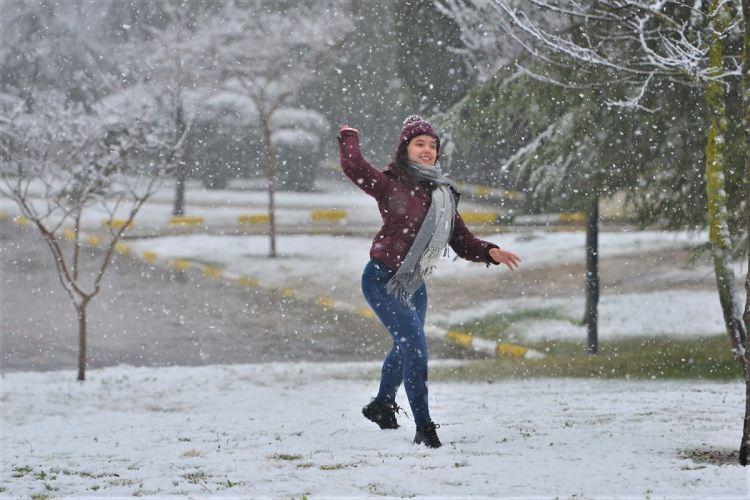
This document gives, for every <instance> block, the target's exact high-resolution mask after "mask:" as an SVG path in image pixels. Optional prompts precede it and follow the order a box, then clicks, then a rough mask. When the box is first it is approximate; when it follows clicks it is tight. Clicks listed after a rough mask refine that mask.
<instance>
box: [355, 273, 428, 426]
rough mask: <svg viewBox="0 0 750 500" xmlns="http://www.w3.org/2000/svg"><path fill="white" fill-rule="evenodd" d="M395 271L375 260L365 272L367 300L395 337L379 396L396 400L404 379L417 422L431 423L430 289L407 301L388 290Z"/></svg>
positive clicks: (386, 400)
mask: <svg viewBox="0 0 750 500" xmlns="http://www.w3.org/2000/svg"><path fill="white" fill-rule="evenodd" d="M394 274H395V271H393V270H391V269H390V268H388V267H387V266H386V265H385V264H384V263H383V262H382V261H380V260H378V259H371V260H370V262H368V263H367V265H366V266H365V269H364V272H363V273H362V293H364V296H365V299H366V300H367V303H368V304H370V307H371V308H372V310H373V311H375V314H376V315H377V316H378V318H379V319H380V321H381V322H382V323H383V325H384V326H385V327H386V329H387V330H388V333H390V335H391V337H392V338H393V347H392V348H391V351H390V352H389V353H388V356H386V358H385V361H384V362H383V369H382V372H381V377H380V390H379V391H378V395H377V397H376V398H375V399H377V400H379V401H380V402H383V403H392V402H395V400H396V392H397V391H398V388H399V386H400V385H401V382H402V381H403V382H404V389H406V396H407V398H409V406H410V407H411V411H412V414H413V415H414V421H415V423H416V424H417V425H419V424H422V423H425V422H430V410H429V406H428V404H427V360H428V354H427V338H426V337H425V334H424V320H425V314H426V313H427V288H426V287H425V286H424V285H422V287H421V288H420V289H419V290H417V291H416V292H414V295H412V304H413V305H412V306H407V305H405V304H403V303H402V302H401V301H400V300H399V299H398V298H396V297H393V296H391V295H390V294H389V293H388V292H387V291H386V283H388V280H389V279H391V276H393V275H394Z"/></svg>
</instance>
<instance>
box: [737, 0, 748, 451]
mask: <svg viewBox="0 0 750 500" xmlns="http://www.w3.org/2000/svg"><path fill="white" fill-rule="evenodd" d="M742 18H743V21H744V22H743V29H744V33H743V43H742V108H743V109H742V111H743V112H742V128H743V130H744V132H745V221H746V228H745V231H746V232H747V234H748V235H750V147H748V145H749V144H750V0H742ZM747 242H748V249H747V250H748V251H747V258H748V268H747V275H746V276H745V291H746V292H747V297H746V299H745V312H744V314H743V316H742V319H743V322H744V324H745V332H746V333H747V332H749V331H750V237H748V239H747ZM748 352H750V337H748V336H747V335H745V420H744V425H743V426H742V441H741V443H740V456H739V459H740V464H742V465H747V464H748V458H750V457H748V454H749V453H750V369H748V366H747V361H748V360H747V353H748Z"/></svg>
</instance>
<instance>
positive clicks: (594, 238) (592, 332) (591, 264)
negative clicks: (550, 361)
mask: <svg viewBox="0 0 750 500" xmlns="http://www.w3.org/2000/svg"><path fill="white" fill-rule="evenodd" d="M598 308H599V196H598V195H597V196H594V199H593V200H591V205H590V206H589V213H588V218H587V221H586V312H585V313H584V319H583V322H584V324H585V325H586V330H587V341H586V350H587V351H588V352H589V353H591V354H596V352H597V351H598V350H599V339H598V336H599V334H598V326H599V313H598Z"/></svg>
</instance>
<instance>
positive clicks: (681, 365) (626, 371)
mask: <svg viewBox="0 0 750 500" xmlns="http://www.w3.org/2000/svg"><path fill="white" fill-rule="evenodd" d="M583 340H584V339H582V341H581V342H570V341H545V342H537V343H532V344H527V347H530V348H532V349H536V350H538V351H541V352H544V353H547V356H546V357H545V358H543V359H536V360H533V359H518V358H493V359H486V360H480V361H475V362H470V363H467V364H465V365H461V366H456V367H438V368H433V369H432V370H431V372H430V380H442V381H451V380H461V381H464V380H467V381H477V380H495V379H504V378H531V377H595V378H637V379H705V380H726V381H728V380H735V379H737V378H740V376H741V375H740V371H739V367H738V365H737V362H736V361H735V360H734V358H733V357H732V353H731V351H730V344H729V339H727V338H726V337H725V336H723V335H714V336H710V337H702V338H694V339H675V338H671V337H648V338H643V337H641V338H629V339H619V340H613V341H607V342H600V344H599V353H598V354H595V355H591V354H588V353H587V352H586V351H585V342H584V341H583Z"/></svg>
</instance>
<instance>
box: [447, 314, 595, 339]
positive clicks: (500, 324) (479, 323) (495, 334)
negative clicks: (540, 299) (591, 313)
mask: <svg viewBox="0 0 750 500" xmlns="http://www.w3.org/2000/svg"><path fill="white" fill-rule="evenodd" d="M529 320H534V321H566V322H569V323H570V324H572V325H576V326H578V325H580V324H581V323H580V321H576V320H575V319H573V318H571V317H569V316H568V315H567V314H565V312H564V311H563V310H562V309H559V308H556V307H547V308H542V309H526V310H524V311H513V312H509V313H502V314H493V315H491V316H485V317H483V318H478V319H476V320H473V321H467V322H465V323H461V324H457V325H450V326H449V327H448V329H449V330H453V331H460V332H466V333H471V334H472V335H473V336H475V337H479V338H483V339H488V340H507V339H508V337H509V336H510V334H511V333H512V331H511V330H512V328H511V327H512V326H513V325H515V324H518V323H521V322H523V321H529Z"/></svg>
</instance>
